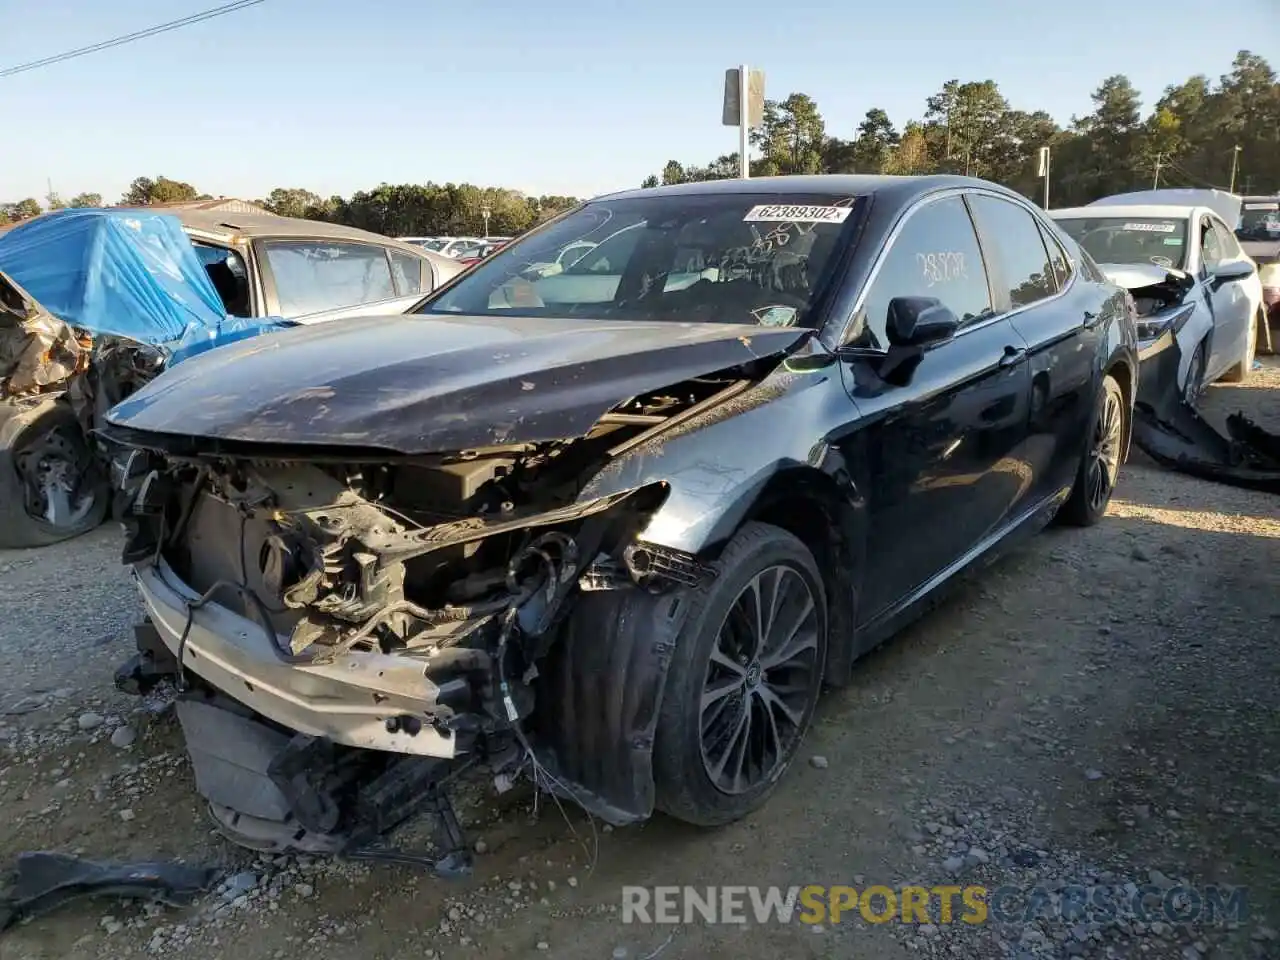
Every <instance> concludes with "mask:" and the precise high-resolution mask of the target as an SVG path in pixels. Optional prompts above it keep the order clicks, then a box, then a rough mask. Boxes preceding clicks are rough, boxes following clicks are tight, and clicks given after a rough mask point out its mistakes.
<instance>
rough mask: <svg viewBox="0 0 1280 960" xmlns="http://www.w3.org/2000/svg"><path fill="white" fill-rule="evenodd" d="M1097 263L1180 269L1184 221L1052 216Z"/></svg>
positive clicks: (1184, 245) (1183, 257)
mask: <svg viewBox="0 0 1280 960" xmlns="http://www.w3.org/2000/svg"><path fill="white" fill-rule="evenodd" d="M1054 219H1055V221H1056V222H1057V224H1058V226H1060V227H1061V228H1062V229H1063V230H1064V231H1066V232H1067V233H1068V234H1069V235H1070V236H1071V239H1073V240H1075V242H1076V243H1078V244H1080V246H1082V247H1084V249H1085V251H1086V252H1087V253H1088V254H1089V256H1091V257H1093V259H1094V260H1095V261H1096V262H1098V263H1127V264H1133V263H1153V264H1155V265H1156V266H1157V267H1173V268H1174V269H1176V270H1181V269H1183V267H1184V266H1185V264H1186V257H1187V221H1186V220H1183V219H1180V218H1177V217H1063V218H1061V219H1059V218H1057V217H1055V218H1054Z"/></svg>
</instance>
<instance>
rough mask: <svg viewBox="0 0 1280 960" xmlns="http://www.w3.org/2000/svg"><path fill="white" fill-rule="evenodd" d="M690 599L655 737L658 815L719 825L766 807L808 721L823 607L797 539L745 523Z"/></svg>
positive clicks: (817, 579) (810, 561) (823, 644)
mask: <svg viewBox="0 0 1280 960" xmlns="http://www.w3.org/2000/svg"><path fill="white" fill-rule="evenodd" d="M716 567H717V576H716V577H715V578H714V579H713V580H711V581H710V582H709V583H708V584H706V585H705V586H703V587H701V588H699V589H698V590H696V591H692V592H691V593H690V595H689V602H690V603H691V604H692V605H693V606H692V608H691V609H690V611H689V615H688V617H687V619H686V620H685V624H684V627H683V629H682V630H681V631H680V635H679V636H678V637H677V639H676V642H675V652H674V653H673V655H672V661H671V667H670V671H669V673H668V675H667V682H666V689H665V691H664V694H663V699H662V708H661V711H660V713H659V716H658V725H657V730H656V733H655V739H654V752H653V765H654V784H655V787H656V793H657V807H658V809H660V810H662V811H663V812H664V813H666V814H668V815H670V816H673V817H676V818H678V819H680V820H684V821H686V822H688V823H692V824H696V825H698V826H719V825H721V824H725V823H730V822H732V821H734V820H738V819H740V818H741V817H743V816H745V815H746V814H747V813H749V812H751V811H752V810H754V809H756V808H757V807H759V806H760V805H761V804H763V803H764V802H765V800H766V799H767V798H768V797H769V795H770V794H771V793H772V792H773V790H774V788H775V787H776V786H777V783H778V781H779V780H780V779H781V778H782V775H783V774H784V773H785V772H786V770H787V767H788V766H789V765H790V763H791V761H792V760H793V759H794V758H795V755H796V752H797V751H798V749H799V747H800V743H801V741H802V740H803V739H804V734H805V731H806V730H807V729H808V727H809V723H810V721H811V720H812V718H813V711H814V708H815V706H816V705H817V702H818V695H819V692H820V691H821V689H822V673H823V667H824V664H825V662H826V656H827V622H828V621H827V599H826V593H825V591H824V590H823V583H822V575H821V573H820V572H819V570H818V565H817V563H816V562H815V561H814V558H813V555H812V554H811V553H810V552H809V550H808V549H807V548H806V547H805V545H804V544H803V543H801V542H800V540H799V539H797V538H796V537H795V536H793V535H792V534H790V533H788V532H787V531H785V530H783V529H781V528H779V527H775V526H771V525H769V524H763V523H749V524H747V525H746V526H744V527H743V528H742V529H741V530H739V531H738V533H737V534H736V535H735V536H734V538H733V539H732V540H731V541H730V542H729V544H728V546H726V547H725V549H724V552H723V553H722V554H721V556H720V559H719V560H718V561H717V563H716Z"/></svg>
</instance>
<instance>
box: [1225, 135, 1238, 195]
mask: <svg viewBox="0 0 1280 960" xmlns="http://www.w3.org/2000/svg"><path fill="white" fill-rule="evenodd" d="M1239 160H1240V145H1239V144H1236V145H1235V146H1234V147H1232V148H1231V186H1229V187H1227V193H1235V192H1236V168H1237V167H1236V165H1237V163H1238V162H1239Z"/></svg>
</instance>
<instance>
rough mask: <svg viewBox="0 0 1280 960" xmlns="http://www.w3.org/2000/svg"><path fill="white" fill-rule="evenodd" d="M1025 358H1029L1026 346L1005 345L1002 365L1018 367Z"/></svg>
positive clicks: (1001, 360) (1001, 359)
mask: <svg viewBox="0 0 1280 960" xmlns="http://www.w3.org/2000/svg"><path fill="white" fill-rule="evenodd" d="M1025 359H1027V351H1026V349H1025V348H1024V347H1005V348H1004V356H1002V357H1001V358H1000V366H1002V367H1016V366H1017V365H1018V364H1020V363H1021V362H1022V361H1023V360H1025Z"/></svg>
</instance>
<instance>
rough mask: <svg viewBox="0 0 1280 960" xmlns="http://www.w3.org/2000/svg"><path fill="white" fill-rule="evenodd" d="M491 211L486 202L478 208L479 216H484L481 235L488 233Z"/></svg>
mask: <svg viewBox="0 0 1280 960" xmlns="http://www.w3.org/2000/svg"><path fill="white" fill-rule="evenodd" d="M492 212H493V211H492V210H490V209H489V206H488V204H486V205H485V206H483V207H481V208H480V216H482V217H484V233H483V234H481V236H485V237H487V236H488V235H489V214H490V213H492Z"/></svg>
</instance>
